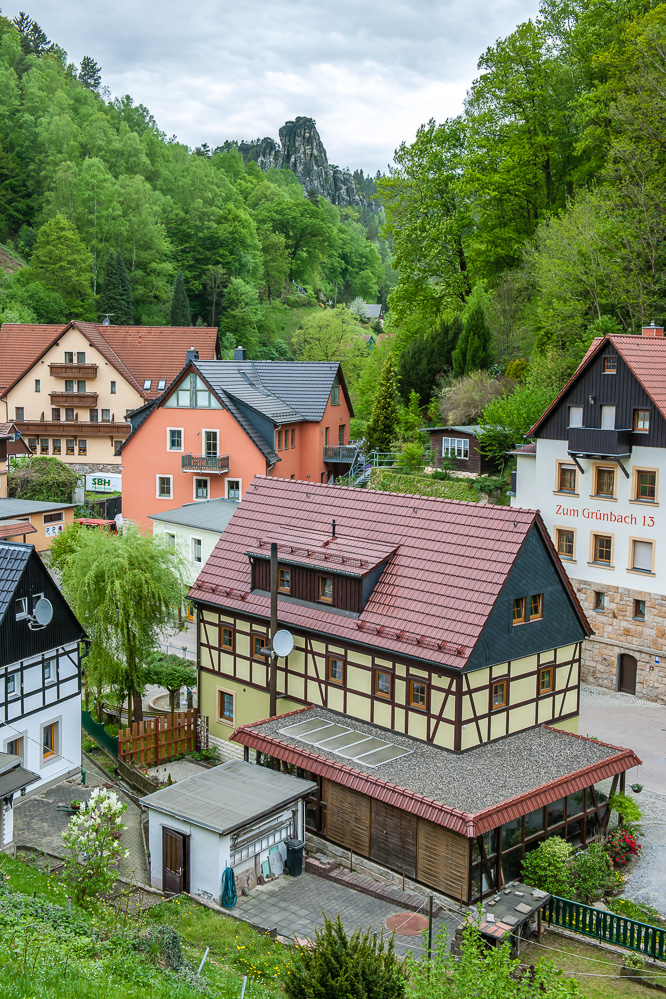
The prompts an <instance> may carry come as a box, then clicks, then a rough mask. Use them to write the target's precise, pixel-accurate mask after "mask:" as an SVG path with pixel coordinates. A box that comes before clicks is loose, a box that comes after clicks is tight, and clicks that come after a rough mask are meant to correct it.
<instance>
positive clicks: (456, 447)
mask: <svg viewBox="0 0 666 999" xmlns="http://www.w3.org/2000/svg"><path fill="white" fill-rule="evenodd" d="M442 457H443V458H447V457H448V458H463V459H467V458H469V441H468V440H463V438H462V437H442Z"/></svg>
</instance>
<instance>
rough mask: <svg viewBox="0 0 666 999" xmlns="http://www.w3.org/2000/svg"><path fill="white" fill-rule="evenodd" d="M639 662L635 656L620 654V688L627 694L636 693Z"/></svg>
mask: <svg viewBox="0 0 666 999" xmlns="http://www.w3.org/2000/svg"><path fill="white" fill-rule="evenodd" d="M637 668H638V662H637V661H636V658H635V657H634V656H629V655H626V654H625V655H621V656H620V690H621V691H622V692H623V693H625V694H635V693H636V670H637Z"/></svg>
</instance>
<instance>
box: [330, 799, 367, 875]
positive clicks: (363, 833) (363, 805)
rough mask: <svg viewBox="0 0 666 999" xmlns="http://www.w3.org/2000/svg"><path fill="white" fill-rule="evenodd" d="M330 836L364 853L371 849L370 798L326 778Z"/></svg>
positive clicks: (355, 850) (365, 854) (335, 840)
mask: <svg viewBox="0 0 666 999" xmlns="http://www.w3.org/2000/svg"><path fill="white" fill-rule="evenodd" d="M324 801H325V802H326V836H327V838H328V839H330V840H332V841H333V842H334V843H337V844H338V845H339V846H346V847H347V849H348V850H353V851H354V853H358V854H360V855H361V856H363V857H367V856H368V855H369V852H370V799H369V798H366V796H365V795H364V794H357V792H356V791H350V790H349V789H348V788H346V787H342V785H341V784H334V783H333V781H330V780H327V781H324Z"/></svg>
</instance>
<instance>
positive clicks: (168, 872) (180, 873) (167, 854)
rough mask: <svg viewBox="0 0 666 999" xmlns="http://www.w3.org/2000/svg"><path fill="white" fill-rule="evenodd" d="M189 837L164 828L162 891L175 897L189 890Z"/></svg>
mask: <svg viewBox="0 0 666 999" xmlns="http://www.w3.org/2000/svg"><path fill="white" fill-rule="evenodd" d="M188 845H189V836H186V835H185V833H181V832H176V831H175V830H174V829H166V828H165V827H164V826H163V827H162V890H163V891H168V892H172V893H173V894H174V895H176V894H178V893H179V892H182V891H188V890H189V872H188V870H187V860H188V858H187V854H188V850H187V847H188Z"/></svg>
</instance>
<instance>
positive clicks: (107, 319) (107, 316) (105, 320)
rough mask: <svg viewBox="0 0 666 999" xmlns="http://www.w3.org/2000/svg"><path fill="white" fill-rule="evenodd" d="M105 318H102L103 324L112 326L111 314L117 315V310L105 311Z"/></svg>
mask: <svg viewBox="0 0 666 999" xmlns="http://www.w3.org/2000/svg"><path fill="white" fill-rule="evenodd" d="M103 316H104V318H103V319H102V326H110V325H111V323H110V319H111V316H115V312H105V313H103Z"/></svg>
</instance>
